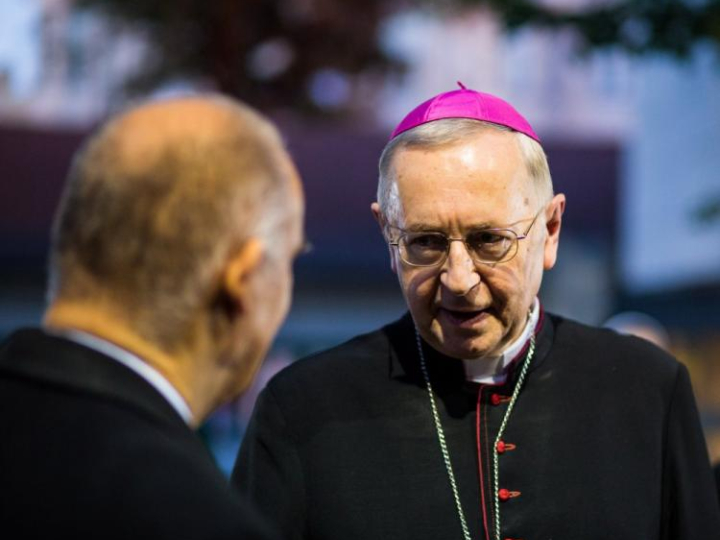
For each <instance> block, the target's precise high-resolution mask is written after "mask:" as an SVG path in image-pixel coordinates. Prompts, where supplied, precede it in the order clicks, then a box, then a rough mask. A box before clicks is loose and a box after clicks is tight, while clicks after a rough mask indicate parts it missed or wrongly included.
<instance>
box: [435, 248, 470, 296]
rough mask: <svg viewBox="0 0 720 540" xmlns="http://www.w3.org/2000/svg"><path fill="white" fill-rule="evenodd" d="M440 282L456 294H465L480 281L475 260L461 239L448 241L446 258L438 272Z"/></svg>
mask: <svg viewBox="0 0 720 540" xmlns="http://www.w3.org/2000/svg"><path fill="white" fill-rule="evenodd" d="M440 283H442V285H443V287H445V288H446V289H447V290H448V291H449V292H451V293H452V294H454V295H456V296H465V295H466V294H468V293H469V292H470V291H471V290H472V289H473V287H475V286H476V285H478V284H479V283H480V274H478V272H477V267H476V265H475V262H474V261H473V260H472V257H471V256H470V253H468V250H467V247H466V246H465V242H463V241H462V240H454V239H453V240H451V241H450V250H449V252H448V256H447V260H446V261H445V264H444V265H443V269H442V272H441V273H440Z"/></svg>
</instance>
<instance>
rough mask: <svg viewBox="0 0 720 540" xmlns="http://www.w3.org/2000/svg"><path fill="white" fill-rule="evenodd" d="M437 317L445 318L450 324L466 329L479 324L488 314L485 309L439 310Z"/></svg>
mask: <svg viewBox="0 0 720 540" xmlns="http://www.w3.org/2000/svg"><path fill="white" fill-rule="evenodd" d="M439 315H440V316H441V317H443V318H445V320H447V321H448V322H449V323H450V324H453V325H456V326H464V327H468V326H472V325H474V324H475V323H478V322H480V321H481V320H482V319H484V318H485V317H486V316H487V315H488V312H487V310H485V309H478V310H455V309H447V308H440V309H439Z"/></svg>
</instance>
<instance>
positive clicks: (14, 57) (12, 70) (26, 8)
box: [0, 0, 41, 98]
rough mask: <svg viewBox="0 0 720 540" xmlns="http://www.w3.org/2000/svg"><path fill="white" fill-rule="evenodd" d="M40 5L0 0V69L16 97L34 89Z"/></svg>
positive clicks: (38, 68)
mask: <svg viewBox="0 0 720 540" xmlns="http://www.w3.org/2000/svg"><path fill="white" fill-rule="evenodd" d="M40 15H41V11H40V5H39V4H38V3H37V2H29V1H28V0H2V1H1V2H0V70H2V71H3V73H4V76H5V77H6V78H7V79H6V84H7V86H8V87H9V88H8V89H9V90H10V91H11V92H12V93H13V94H14V95H15V96H16V97H18V98H23V97H26V96H27V95H28V94H30V93H31V92H32V91H33V90H34V89H35V86H36V84H37V81H38V77H39V74H40V40H39V39H38V37H37V32H38V29H39V24H40Z"/></svg>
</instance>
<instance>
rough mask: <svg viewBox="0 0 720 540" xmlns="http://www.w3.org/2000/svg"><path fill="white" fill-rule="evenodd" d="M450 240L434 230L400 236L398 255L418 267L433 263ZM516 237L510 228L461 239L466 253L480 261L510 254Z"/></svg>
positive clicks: (479, 232)
mask: <svg viewBox="0 0 720 540" xmlns="http://www.w3.org/2000/svg"><path fill="white" fill-rule="evenodd" d="M450 242H451V240H450V239H449V238H448V237H447V236H445V235H444V234H442V233H438V232H417V233H406V234H404V235H403V237H402V239H401V241H400V246H401V255H403V258H404V259H405V261H406V262H408V263H410V264H415V265H418V266H428V265H432V264H437V263H439V262H440V261H441V260H443V259H444V258H445V256H446V255H447V253H448V251H449V249H450ZM515 244H517V236H516V235H515V234H513V232H512V231H505V230H493V231H476V232H473V233H470V234H469V235H468V236H467V237H466V238H465V245H466V246H467V248H468V251H469V252H470V255H471V256H472V257H473V258H474V259H476V260H477V261H480V262H499V261H501V260H503V259H504V258H505V257H507V256H508V255H510V254H511V253H512V250H513V248H514V246H515Z"/></svg>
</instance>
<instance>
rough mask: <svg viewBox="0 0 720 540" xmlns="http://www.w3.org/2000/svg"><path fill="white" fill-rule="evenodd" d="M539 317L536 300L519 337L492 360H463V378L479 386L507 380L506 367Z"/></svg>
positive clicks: (501, 382)
mask: <svg viewBox="0 0 720 540" xmlns="http://www.w3.org/2000/svg"><path fill="white" fill-rule="evenodd" d="M539 317H540V302H539V301H538V299H537V298H535V301H534V302H533V305H532V308H531V309H530V316H529V317H528V321H527V324H526V325H525V329H524V330H523V332H522V334H520V337H518V338H517V339H516V340H515V341H513V342H512V343H511V344H510V345H509V346H508V347H507V349H505V351H504V352H503V353H502V354H501V355H500V356H497V357H494V358H475V359H473V360H463V364H464V366H465V378H466V379H467V380H468V381H471V382H475V383H481V384H492V385H497V384H503V383H504V382H505V379H506V378H507V372H508V367H509V366H510V364H511V363H512V361H513V360H514V359H515V357H516V356H517V355H518V354H520V352H521V351H522V349H523V347H524V346H525V343H527V340H528V339H530V336H531V335H532V333H533V332H534V331H535V326H536V325H537V322H538V319H539Z"/></svg>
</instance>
